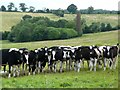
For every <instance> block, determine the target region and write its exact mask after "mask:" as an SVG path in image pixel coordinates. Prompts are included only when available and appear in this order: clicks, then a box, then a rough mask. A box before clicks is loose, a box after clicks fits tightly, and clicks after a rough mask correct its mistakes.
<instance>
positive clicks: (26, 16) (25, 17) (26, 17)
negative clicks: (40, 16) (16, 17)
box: [22, 15, 32, 20]
mask: <svg viewBox="0 0 120 90" xmlns="http://www.w3.org/2000/svg"><path fill="white" fill-rule="evenodd" d="M31 18H32V16H30V15H24V16H23V17H22V19H23V20H27V19H31Z"/></svg>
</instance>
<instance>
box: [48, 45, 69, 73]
mask: <svg viewBox="0 0 120 90" xmlns="http://www.w3.org/2000/svg"><path fill="white" fill-rule="evenodd" d="M69 49H70V46H53V47H50V48H49V51H50V54H49V55H48V57H49V58H48V61H49V70H52V67H54V72H56V64H57V61H60V72H62V68H63V65H62V64H63V62H64V61H66V69H68V63H67V62H68V61H69V60H70V50H69Z"/></svg>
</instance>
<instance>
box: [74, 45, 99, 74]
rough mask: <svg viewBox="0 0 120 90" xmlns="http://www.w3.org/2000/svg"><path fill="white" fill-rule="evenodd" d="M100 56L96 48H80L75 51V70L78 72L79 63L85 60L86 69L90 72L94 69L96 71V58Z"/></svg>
mask: <svg viewBox="0 0 120 90" xmlns="http://www.w3.org/2000/svg"><path fill="white" fill-rule="evenodd" d="M99 56H100V51H99V50H98V47H97V46H80V47H78V49H76V50H75V68H76V69H75V70H76V71H78V72H79V71H80V68H81V63H82V62H83V61H84V60H87V62H88V67H89V68H90V71H92V69H93V67H94V71H96V64H97V61H98V58H99Z"/></svg>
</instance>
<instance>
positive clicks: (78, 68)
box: [77, 60, 82, 72]
mask: <svg viewBox="0 0 120 90" xmlns="http://www.w3.org/2000/svg"><path fill="white" fill-rule="evenodd" d="M81 63H82V60H78V63H77V72H79V71H80V68H81Z"/></svg>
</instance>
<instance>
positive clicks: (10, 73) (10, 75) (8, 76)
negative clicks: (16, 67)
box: [8, 65, 11, 78]
mask: <svg viewBox="0 0 120 90" xmlns="http://www.w3.org/2000/svg"><path fill="white" fill-rule="evenodd" d="M10 77H11V65H9V75H8V78H10Z"/></svg>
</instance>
